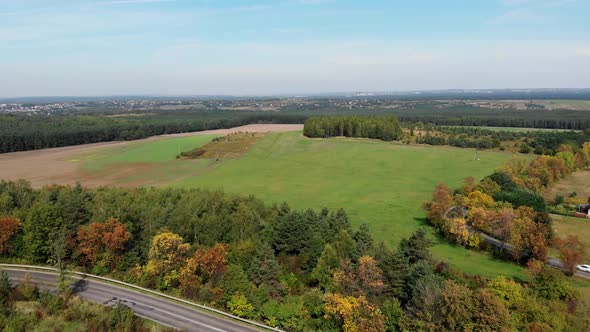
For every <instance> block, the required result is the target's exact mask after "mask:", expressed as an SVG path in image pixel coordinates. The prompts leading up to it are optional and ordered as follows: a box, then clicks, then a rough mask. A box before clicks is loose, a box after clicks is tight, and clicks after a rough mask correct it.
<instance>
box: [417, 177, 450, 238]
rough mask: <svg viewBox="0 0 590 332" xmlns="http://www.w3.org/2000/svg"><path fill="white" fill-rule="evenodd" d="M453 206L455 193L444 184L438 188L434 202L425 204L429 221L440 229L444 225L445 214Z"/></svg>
mask: <svg viewBox="0 0 590 332" xmlns="http://www.w3.org/2000/svg"><path fill="white" fill-rule="evenodd" d="M452 206H453V193H452V192H451V190H450V189H449V187H447V186H446V185H444V184H442V183H441V184H439V185H438V186H436V189H435V190H434V193H433V194H432V201H430V202H425V203H424V204H423V207H424V209H425V210H426V211H427V215H428V219H429V220H430V222H432V223H433V224H434V225H435V226H437V227H438V228H439V229H440V228H441V226H443V225H444V220H445V213H446V212H447V211H448V210H449V209H450V208H451V207H452Z"/></svg>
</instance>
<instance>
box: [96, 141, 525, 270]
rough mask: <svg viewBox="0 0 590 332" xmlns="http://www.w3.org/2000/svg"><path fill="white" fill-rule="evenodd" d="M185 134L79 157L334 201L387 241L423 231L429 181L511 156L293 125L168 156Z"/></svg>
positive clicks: (479, 172) (450, 251) (466, 259)
mask: <svg viewBox="0 0 590 332" xmlns="http://www.w3.org/2000/svg"><path fill="white" fill-rule="evenodd" d="M185 139H188V138H182V139H177V138H174V139H167V140H162V141H157V142H147V143H139V145H138V146H135V147H130V148H128V149H125V150H124V151H119V152H118V153H115V151H103V152H101V155H102V157H101V156H97V155H94V156H90V157H91V158H90V159H89V160H87V161H86V164H93V165H92V166H91V167H93V168H95V169H97V168H101V167H107V166H108V165H112V164H114V163H122V162H149V161H152V160H153V161H154V162H156V163H157V164H158V167H157V168H156V170H153V171H152V172H151V173H150V175H149V176H151V177H158V176H162V177H166V176H167V177H168V181H166V182H165V183H163V185H171V186H175V187H184V188H194V187H201V188H208V189H212V190H223V191H226V192H231V193H238V194H244V195H250V194H252V195H255V196H256V197H258V198H260V199H262V200H264V201H265V202H267V203H273V202H277V203H279V202H283V201H285V202H287V203H289V204H290V205H291V206H293V207H296V208H301V209H304V208H316V209H319V208H322V207H328V208H332V209H337V208H341V207H342V208H344V209H346V211H347V212H348V213H349V215H350V218H351V220H352V223H353V225H354V226H358V225H360V224H361V223H367V224H369V226H370V228H371V230H372V231H373V234H374V236H375V238H376V239H377V241H384V242H385V243H387V244H388V245H390V246H395V245H397V244H398V243H399V241H400V240H401V239H402V238H405V237H408V236H410V235H411V234H412V232H414V231H416V230H417V229H419V228H420V227H426V228H427V229H428V230H429V232H431V229H430V227H429V226H428V224H427V223H426V221H425V219H424V215H425V214H424V212H423V211H422V209H421V204H422V202H423V201H425V200H427V199H429V197H430V196H431V193H432V191H433V189H434V186H435V185H437V184H438V183H446V184H448V185H450V186H459V185H460V184H461V182H462V180H463V178H465V177H467V176H474V177H476V178H481V177H483V176H485V175H488V174H490V173H492V172H493V170H494V169H495V168H497V167H498V166H500V165H501V164H502V163H503V162H505V161H507V160H508V159H510V158H511V157H512V154H510V153H500V152H480V153H479V155H480V159H481V160H479V161H475V160H473V157H474V150H472V149H458V148H452V147H430V146H417V145H402V144H400V143H389V142H382V141H374V140H360V139H344V138H334V139H307V138H304V137H303V136H302V135H301V133H300V132H289V133H269V134H267V135H266V136H265V137H263V138H262V139H261V140H260V141H259V142H258V143H257V144H256V145H255V146H254V147H253V148H252V149H251V150H250V151H249V152H248V153H247V154H246V155H244V156H242V157H239V158H230V159H223V160H221V161H219V162H213V163H208V164H204V163H198V161H199V160H175V159H174V158H175V156H176V146H177V145H178V144H179V142H177V140H185ZM206 139H211V137H209V138H205V137H199V138H198V139H196V138H195V141H193V143H194V144H197V143H199V142H201V143H204V140H206ZM184 143H187V142H184ZM194 147H195V146H192V148H194ZM189 148H191V147H189ZM168 149H172V150H173V151H172V152H169V151H167V150H168ZM185 150H188V149H185ZM181 151H182V149H181ZM89 167H90V166H89ZM171 169H175V173H174V176H175V177H176V181H174V179H173V178H172V177H171V176H170V175H169V173H170V171H171ZM178 179H180V180H178ZM170 181H172V182H170ZM436 242H437V243H436V245H435V246H434V248H433V254H434V255H435V257H436V258H437V259H440V260H445V261H447V262H449V263H451V264H452V265H454V266H456V267H458V268H461V269H463V270H464V271H466V272H468V273H473V274H481V275H485V276H495V275H500V274H502V275H507V276H511V277H515V278H520V279H523V278H524V273H523V269H522V268H521V267H518V266H516V265H514V264H511V263H507V262H502V261H498V260H495V259H492V258H490V257H488V256H487V255H485V254H482V253H477V252H474V251H469V250H466V249H464V248H462V247H459V246H452V245H449V244H447V243H445V242H443V241H439V240H437V241H436Z"/></svg>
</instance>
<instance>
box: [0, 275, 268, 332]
mask: <svg viewBox="0 0 590 332" xmlns="http://www.w3.org/2000/svg"><path fill="white" fill-rule="evenodd" d="M0 270H3V271H6V273H8V275H9V276H10V278H11V280H12V282H13V283H15V284H16V283H17V282H18V281H21V280H23V279H24V277H25V274H26V273H29V274H30V275H31V280H32V281H33V282H35V283H37V285H38V286H39V287H40V288H42V289H48V290H53V289H56V287H57V274H55V273H51V272H37V271H27V270H21V269H17V268H4V267H2V268H0ZM72 279H73V283H72V288H73V289H74V292H75V293H77V294H78V295H79V296H80V297H82V298H83V299H85V300H88V301H91V302H96V303H100V304H104V305H108V306H115V305H116V304H117V303H118V302H121V303H123V304H125V305H126V306H128V307H129V308H130V309H131V310H133V311H134V312H135V313H136V314H137V315H138V316H140V317H143V318H146V319H149V320H153V321H156V322H158V323H160V324H163V325H168V326H172V327H175V328H178V329H181V330H185V331H199V332H226V331H227V332H233V331H246V332H249V331H260V330H258V329H255V328H253V327H251V326H247V325H245V324H242V323H240V322H237V321H232V320H229V319H226V318H222V317H219V316H215V315H212V314H208V313H204V312H203V311H200V310H198V309H196V308H190V307H188V306H185V305H183V304H180V303H176V302H174V301H172V300H168V299H164V298H159V297H156V296H153V295H148V294H143V293H140V292H137V291H133V290H130V289H127V288H123V287H120V286H116V285H112V284H109V283H105V282H101V281H96V280H92V279H84V278H81V277H72Z"/></svg>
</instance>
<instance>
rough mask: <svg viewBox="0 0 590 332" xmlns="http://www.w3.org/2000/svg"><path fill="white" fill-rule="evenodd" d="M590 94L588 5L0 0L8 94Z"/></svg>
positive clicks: (2, 77)
mask: <svg viewBox="0 0 590 332" xmlns="http://www.w3.org/2000/svg"><path fill="white" fill-rule="evenodd" d="M538 87H590V0H577V1H576V0H477V1H476V0H463V1H458V0H447V1H442V0H413V1H411V0H407V1H396V0H388V1H387V0H382V1H377V0H374V1H371V0H365V1H361V0H277V1H267V0H228V1H226V0H79V1H74V0H71V1H65V0H0V97H13V96H31V95H112V94H191V95H197V94H239V95H244V94H276V93H293V94H297V93H318V92H336V91H338V92H345V91H367V90H371V91H375V90H378V91H396V90H415V89H448V88H538Z"/></svg>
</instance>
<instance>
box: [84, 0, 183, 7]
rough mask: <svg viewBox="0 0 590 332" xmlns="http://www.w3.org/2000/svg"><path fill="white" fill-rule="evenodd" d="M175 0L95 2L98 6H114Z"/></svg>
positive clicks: (172, 0) (113, 0) (171, 0)
mask: <svg viewBox="0 0 590 332" xmlns="http://www.w3.org/2000/svg"><path fill="white" fill-rule="evenodd" d="M174 1H176V0H112V1H99V2H96V3H95V4H96V5H98V6H116V5H139V4H146V3H161V2H174Z"/></svg>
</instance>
